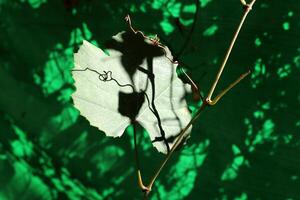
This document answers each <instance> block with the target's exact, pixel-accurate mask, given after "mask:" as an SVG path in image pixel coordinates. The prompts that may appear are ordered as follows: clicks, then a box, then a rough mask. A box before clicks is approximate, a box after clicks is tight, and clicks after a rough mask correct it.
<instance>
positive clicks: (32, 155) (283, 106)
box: [0, 0, 300, 200]
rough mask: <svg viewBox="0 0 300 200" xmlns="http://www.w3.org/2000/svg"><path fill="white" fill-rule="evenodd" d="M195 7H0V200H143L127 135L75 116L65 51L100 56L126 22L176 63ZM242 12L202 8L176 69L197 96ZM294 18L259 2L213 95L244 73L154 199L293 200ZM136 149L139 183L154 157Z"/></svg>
mask: <svg viewBox="0 0 300 200" xmlns="http://www.w3.org/2000/svg"><path fill="white" fill-rule="evenodd" d="M72 2H73V3H72ZM195 8H196V6H195V1H194V0H186V1H180V0H153V1H150V0H149V1H138V0H135V1H134V0H132V1H124V0H102V1H101V0H98V1H97V0H77V1H71V0H51V1H50V0H48V1H47V0H1V1H0V199H1V200H15V199H16V200H19V199H20V200H35V199H37V200H44V199H45V200H48V199H59V200H61V199H62V200H63V199H72V200H76V199H90V200H94V199H95V200H96V199H97V200H98V199H99V200H100V199H141V198H142V194H141V192H140V190H139V189H138V187H137V183H136V174H135V168H134V153H133V141H132V139H133V138H132V134H131V132H130V131H129V132H127V133H125V134H124V135H123V136H122V137H121V138H118V139H113V138H107V137H105V135H104V134H103V133H101V132H100V131H98V130H97V129H96V128H94V127H91V126H89V123H88V122H87V121H86V119H84V118H83V117H81V116H79V115H78V112H77V111H76V109H75V108H74V107H73V106H72V102H71V99H70V94H71V93H72V92H73V91H74V87H73V85H72V84H73V80H72V77H71V73H70V69H71V68H72V66H73V61H72V59H73V58H72V53H73V50H74V48H76V47H78V45H79V44H80V43H81V41H82V40H83V39H86V40H89V41H92V42H93V43H94V44H97V45H98V46H100V47H101V46H102V44H103V42H104V41H106V40H107V39H109V38H110V37H111V36H112V35H115V34H116V33H118V32H120V31H122V30H126V29H127V26H126V24H125V22H124V20H123V19H124V16H125V15H126V14H127V13H130V14H131V17H132V20H133V24H134V26H135V27H137V28H138V29H139V30H143V31H144V32H145V33H147V34H158V36H159V37H160V39H161V41H162V43H164V44H166V45H167V46H168V47H169V48H170V49H171V50H172V52H173V54H175V55H176V53H178V52H179V51H180V49H181V47H182V45H183V41H184V39H185V38H186V37H187V35H188V32H189V30H190V29H191V23H192V22H193V17H194V13H195ZM242 12H243V10H242V9H241V4H240V3H239V1H238V0H226V1H221V0H201V5H200V9H199V12H198V15H197V21H196V27H195V30H194V32H193V34H192V37H191V42H190V43H189V45H188V46H187V47H186V48H185V51H184V53H183V54H182V55H181V57H180V61H181V63H184V65H185V66H186V67H187V68H188V69H189V70H190V72H191V73H192V75H193V79H194V80H195V81H196V82H197V83H198V84H199V86H200V88H201V91H202V92H203V94H207V91H208V88H209V86H210V85H211V83H212V80H213V77H214V76H215V74H216V71H217V68H218V66H219V65H220V62H221V60H222V57H223V55H224V53H225V50H226V48H227V46H228V44H229V41H230V39H231V37H232V34H233V32H234V30H235V28H236V26H237V24H238V22H239V19H240V16H241V14H242ZM299 15H300V4H299V2H298V1H295V0H293V1H292V0H286V1H282V0H272V1H267V0H257V3H256V4H255V6H254V9H253V11H252V12H251V13H250V14H249V17H248V19H247V21H246V24H245V26H244V27H243V30H242V32H241V35H240V37H239V39H238V41H237V44H236V46H235V48H234V51H233V54H232V56H231V58H230V61H229V62H228V66H227V68H226V69H225V72H224V75H223V76H222V80H221V82H220V85H219V87H218V90H221V88H224V87H225V86H226V85H228V84H229V83H230V82H232V81H233V80H235V79H236V78H237V77H238V76H239V75H240V74H242V73H244V72H246V71H247V70H248V69H251V70H252V74H251V75H250V76H249V77H248V78H246V79H245V80H243V81H242V83H240V84H239V85H238V86H237V87H236V88H234V89H233V90H232V91H231V92H230V93H229V94H228V95H226V96H225V97H224V99H222V100H221V102H220V103H219V104H217V105H216V106H215V107H210V108H209V109H207V110H205V111H204V112H203V113H202V115H201V117H200V119H199V120H198V121H197V123H196V124H195V125H194V127H193V131H192V136H191V138H190V140H189V141H188V143H187V145H186V146H185V147H184V148H183V149H182V150H181V151H180V152H178V153H176V155H175V156H174V157H173V158H172V160H171V162H170V163H168V165H167V167H166V168H165V169H164V170H163V172H162V174H161V175H160V177H159V179H158V181H157V182H156V184H155V186H154V188H153V192H152V194H151V198H150V199H151V200H160V199H169V200H180V199H209V200H210V199H218V200H226V199H230V200H231V199H234V200H246V199H251V200H252V199H262V200H265V199H272V200H276V199H278V200H282V199H284V200H296V199H300V177H299V176H300V140H299V137H300V135H299V134H300V132H299V130H300V106H299V101H300V87H299V85H300V30H299V28H300V16H299ZM178 21H179V22H180V23H178ZM178 24H180V25H178ZM189 103H190V108H191V109H195V106H196V104H195V103H193V102H192V101H190V102H189ZM139 139H140V140H141V144H140V151H141V154H142V158H141V159H142V168H143V172H144V175H145V178H146V179H147V180H148V179H149V178H150V176H151V174H153V171H154V169H156V168H157V167H158V165H159V163H160V161H161V159H162V158H163V155H161V154H159V153H157V152H156V151H155V150H154V149H153V148H152V145H151V143H150V142H149V140H148V138H147V135H146V133H145V132H144V134H142V132H141V133H139Z"/></svg>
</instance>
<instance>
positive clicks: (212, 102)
mask: <svg viewBox="0 0 300 200" xmlns="http://www.w3.org/2000/svg"><path fill="white" fill-rule="evenodd" d="M255 1H256V0H252V1H251V2H250V3H249V4H247V3H245V1H241V2H242V4H243V6H244V7H245V11H244V14H243V16H242V18H241V20H240V23H239V25H238V28H237V30H236V31H235V33H234V35H233V39H232V41H231V43H230V45H229V48H228V50H227V52H226V54H225V57H224V59H223V62H222V64H221V66H220V68H219V71H218V73H217V75H216V79H215V81H214V82H213V84H212V86H211V88H210V90H209V93H208V95H207V97H206V99H205V101H203V103H202V104H201V106H200V107H199V109H198V110H197V112H196V113H195V115H194V116H193V118H192V119H191V120H190V122H189V123H188V124H187V125H186V126H185V128H184V129H183V130H182V131H181V132H180V133H179V136H178V137H177V138H176V141H175V143H174V145H173V147H172V148H171V150H170V152H169V153H168V155H167V156H166V158H165V159H164V160H163V162H162V163H161V165H160V166H159V168H158V170H157V171H156V172H155V174H154V176H153V177H152V179H151V180H150V183H149V185H148V186H147V190H144V191H145V196H148V195H149V193H150V192H151V188H152V186H153V184H154V182H155V180H156V179H157V177H158V175H159V174H160V172H161V171H162V169H163V168H164V166H165V165H166V163H167V162H168V161H169V159H170V158H171V156H172V155H173V153H174V151H175V149H176V148H177V147H178V146H179V144H180V143H181V142H182V140H183V139H184V136H185V133H186V131H187V130H188V129H189V128H190V127H191V125H192V124H193V123H194V122H195V121H196V120H197V119H198V118H199V116H200V113H201V112H202V111H203V110H204V109H205V108H206V107H207V106H212V105H215V104H216V103H217V102H218V101H219V100H220V99H221V97H222V96H223V95H225V94H226V93H227V92H228V91H229V90H230V89H232V88H233V87H234V86H235V85H237V84H238V83H239V82H240V81H241V80H243V79H244V78H245V77H246V76H247V75H248V74H249V73H250V71H249V72H246V73H244V74H242V75H241V76H240V77H239V78H238V79H237V80H236V81H234V82H233V83H232V84H230V85H229V86H228V87H227V88H226V89H225V90H223V91H222V92H221V93H220V94H219V95H217V96H216V98H215V99H213V100H212V99H211V97H212V95H213V93H214V91H215V89H216V86H217V84H218V82H219V80H220V78H221V75H222V73H223V70H224V68H225V65H226V63H227V61H228V58H229V56H230V54H231V51H232V49H233V46H234V44H235V41H236V39H237V37H238V35H239V32H240V30H241V28H242V26H243V24H244V22H245V19H246V17H247V15H248V13H249V12H250V11H251V9H252V7H253V5H254V3H255Z"/></svg>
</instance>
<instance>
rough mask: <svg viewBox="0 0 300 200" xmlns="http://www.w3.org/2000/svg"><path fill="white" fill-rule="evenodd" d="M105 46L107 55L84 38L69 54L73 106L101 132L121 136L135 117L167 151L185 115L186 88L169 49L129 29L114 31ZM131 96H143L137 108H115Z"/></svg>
mask: <svg viewBox="0 0 300 200" xmlns="http://www.w3.org/2000/svg"><path fill="white" fill-rule="evenodd" d="M107 46H108V49H107V51H108V53H109V55H107V54H105V53H104V52H103V51H102V50H101V49H99V48H98V47H96V46H94V45H92V44H90V43H89V42H87V41H84V42H83V44H82V45H81V47H80V49H79V50H78V52H77V53H75V54H74V62H75V67H74V69H73V71H72V75H73V78H74V80H75V87H76V91H75V92H74V93H73V94H72V98H73V101H74V105H75V107H76V108H77V109H78V110H79V111H80V113H81V115H82V116H84V117H86V119H87V120H88V121H89V122H90V124H91V125H92V126H95V127H98V128H99V129H100V130H102V131H104V132H105V134H106V135H107V136H112V137H119V136H121V135H122V134H123V132H124V130H125V129H126V127H128V126H129V125H130V124H131V121H132V120H135V121H137V122H138V123H140V124H141V125H142V126H143V127H144V128H145V129H146V130H147V132H148V133H149V136H150V139H151V141H152V142H153V145H154V146H155V147H156V148H157V150H158V151H160V152H162V153H167V152H168V149H170V148H171V147H172V145H173V144H174V141H175V138H176V137H177V136H178V133H179V132H180V131H181V130H182V129H183V128H184V127H185V126H186V125H187V123H188V122H189V121H190V119H191V115H190V112H189V111H188V109H187V104H186V101H185V100H184V96H185V93H186V91H187V90H186V87H185V84H184V83H182V81H181V80H180V79H179V78H178V77H177V74H176V67H177V64H174V63H173V62H171V60H170V59H172V56H171V53H170V51H169V49H168V48H167V47H164V48H161V47H158V46H157V45H156V44H152V43H151V41H149V40H148V39H144V38H142V37H141V35H138V34H134V33H130V32H121V33H119V34H117V35H116V36H114V37H113V39H112V40H111V41H110V42H109V43H108V45H107ZM151 74H152V75H151ZM151 77H153V81H152V82H151ZM153 95H154V96H153ZM135 96H136V97H137V99H135ZM131 98H134V100H133V101H134V105H135V102H137V104H138V101H139V100H141V99H142V100H143V101H142V100H141V102H140V105H139V106H138V107H137V109H136V110H137V112H133V114H129V115H127V114H126V113H125V114H124V112H126V111H121V110H126V109H127V108H129V107H130V106H129V105H131V104H132V102H130V101H129V100H130V99H131ZM130 112H131V111H130ZM131 118H132V119H131ZM189 132H190V130H189V131H187V133H186V135H188V134H189ZM162 133H164V137H162Z"/></svg>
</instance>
